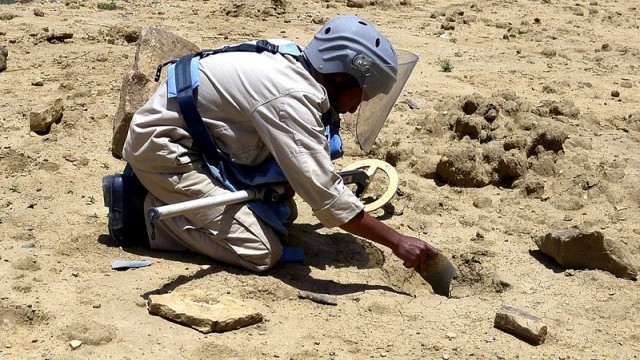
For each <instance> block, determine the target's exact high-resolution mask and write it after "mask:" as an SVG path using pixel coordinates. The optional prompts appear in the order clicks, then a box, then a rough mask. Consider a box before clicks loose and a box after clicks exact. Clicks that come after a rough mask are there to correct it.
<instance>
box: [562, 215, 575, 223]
mask: <svg viewBox="0 0 640 360" xmlns="http://www.w3.org/2000/svg"><path fill="white" fill-rule="evenodd" d="M563 220H564V221H571V220H573V217H572V216H571V215H569V214H567V215H565V216H564V218H563Z"/></svg>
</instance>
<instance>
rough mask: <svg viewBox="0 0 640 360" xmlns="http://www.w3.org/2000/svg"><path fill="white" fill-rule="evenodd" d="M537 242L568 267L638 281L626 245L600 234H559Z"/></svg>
mask: <svg viewBox="0 0 640 360" xmlns="http://www.w3.org/2000/svg"><path fill="white" fill-rule="evenodd" d="M534 242H535V243H536V245H537V246H538V248H539V249H540V250H541V251H542V252H543V253H545V254H547V255H549V256H551V257H552V258H554V259H555V260H556V261H557V262H558V264H560V265H562V266H564V267H565V268H570V269H599V270H604V271H608V272H610V273H612V274H613V275H615V276H617V277H619V278H623V279H630V280H636V279H637V276H638V271H637V267H636V265H635V264H634V261H633V258H632V256H631V254H630V252H629V249H628V248H627V246H626V245H625V244H623V243H621V242H619V241H615V240H613V239H610V238H607V237H605V236H604V234H603V233H602V232H600V231H594V232H579V231H577V230H567V231H560V232H554V233H548V234H546V235H544V236H540V237H538V238H536V239H534Z"/></svg>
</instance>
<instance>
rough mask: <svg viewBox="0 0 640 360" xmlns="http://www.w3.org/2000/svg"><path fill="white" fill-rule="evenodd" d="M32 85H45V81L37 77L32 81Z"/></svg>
mask: <svg viewBox="0 0 640 360" xmlns="http://www.w3.org/2000/svg"><path fill="white" fill-rule="evenodd" d="M31 85H32V86H44V81H43V80H42V79H36V80H33V81H32V82H31Z"/></svg>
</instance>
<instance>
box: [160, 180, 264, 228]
mask: <svg viewBox="0 0 640 360" xmlns="http://www.w3.org/2000/svg"><path fill="white" fill-rule="evenodd" d="M261 197H262V194H261V192H259V191H257V190H255V189H248V190H240V191H236V192H231V193H227V194H220V195H216V196H210V197H205V198H201V199H195V200H189V201H184V202H180V203H177V204H170V205H164V206H158V207H154V208H150V209H149V211H148V212H147V215H148V216H149V221H150V222H151V223H152V224H153V223H155V222H156V221H158V220H162V219H167V218H170V217H174V216H178V215H183V214H186V213H188V212H192V211H194V210H199V209H203V208H208V207H215V206H224V205H231V204H237V203H241V202H246V201H251V200H256V199H258V198H261Z"/></svg>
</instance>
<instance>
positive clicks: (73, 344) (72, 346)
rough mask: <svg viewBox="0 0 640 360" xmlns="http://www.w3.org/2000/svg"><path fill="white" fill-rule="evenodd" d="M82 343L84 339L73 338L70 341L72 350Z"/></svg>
mask: <svg viewBox="0 0 640 360" xmlns="http://www.w3.org/2000/svg"><path fill="white" fill-rule="evenodd" d="M80 345H82V341H80V340H71V341H69V346H71V350H75V349H77V348H79V347H80Z"/></svg>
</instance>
